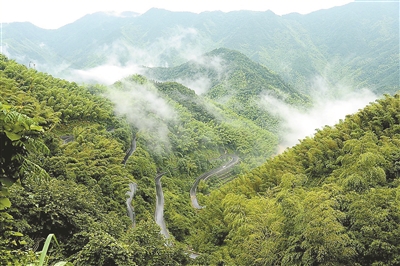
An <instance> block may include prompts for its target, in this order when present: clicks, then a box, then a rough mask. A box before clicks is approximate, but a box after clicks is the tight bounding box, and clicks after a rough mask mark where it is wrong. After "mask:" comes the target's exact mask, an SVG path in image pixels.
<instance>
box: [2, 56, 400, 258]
mask: <svg viewBox="0 0 400 266" xmlns="http://www.w3.org/2000/svg"><path fill="white" fill-rule="evenodd" d="M216 52H221V51H214V53H216ZM224 52H227V53H228V54H229V53H230V52H231V51H229V50H224ZM278 80H279V79H278ZM271 82H272V83H271V86H276V88H280V89H282V90H283V91H285V86H283V87H279V86H278V85H277V84H275V83H274V82H273V80H271ZM0 86H1V90H0V103H1V104H0V111H1V112H0V143H1V146H0V148H1V153H0V169H1V172H0V185H1V186H0V219H1V225H0V231H1V234H0V246H1V248H0V260H1V262H2V263H3V262H4V263H3V264H6V265H7V264H9V265H27V264H28V263H38V262H39V260H40V258H39V255H40V253H38V251H39V250H42V249H45V246H46V245H44V240H45V238H46V237H47V236H48V235H49V236H51V234H52V233H54V234H55V235H56V237H57V239H58V243H59V246H58V247H57V246H56V245H55V244H54V245H55V246H54V247H53V248H51V252H50V253H47V260H49V263H52V262H56V261H69V262H71V263H74V264H75V265H160V264H162V265H315V264H321V265H348V264H352V265H375V264H376V265H380V264H383V265H397V264H398V263H399V260H400V257H399V254H400V250H399V249H400V246H399V242H398V239H399V237H400V235H399V232H400V230H399V225H400V217H399V214H400V210H399V206H400V204H399V182H398V178H399V175H400V170H399V163H400V148H399V147H400V137H399V119H400V117H399V112H398V110H399V108H400V96H399V95H398V94H396V95H395V96H386V97H385V98H383V99H381V100H377V101H376V102H375V103H372V104H370V105H369V106H367V107H366V108H365V109H364V110H360V111H359V112H358V113H356V114H354V115H349V116H347V117H346V118H345V119H343V120H341V121H340V122H339V123H338V124H337V125H336V126H332V127H329V126H326V127H325V128H323V129H320V130H318V132H317V133H316V135H315V137H314V138H310V137H307V138H305V139H304V140H302V141H301V143H300V144H298V145H296V146H294V147H293V148H290V149H287V150H286V151H285V152H284V153H283V154H281V155H277V156H275V157H273V158H270V157H271V155H272V154H273V153H274V152H275V147H276V144H277V140H278V137H277V135H276V134H273V133H271V132H269V131H267V130H266V129H263V128H262V127H260V126H258V125H256V124H255V123H254V122H253V121H252V120H250V119H248V118H246V117H245V116H240V115H239V114H238V113H236V112H233V111H232V110H230V109H229V108H227V107H226V106H223V105H221V104H218V103H217V104H214V102H213V101H212V100H210V99H209V98H207V97H202V96H199V95H197V94H196V93H195V92H194V91H193V90H191V89H189V88H187V87H185V86H183V85H181V84H179V83H176V82H169V81H168V82H152V81H149V80H147V79H146V78H145V77H143V76H139V75H132V76H130V77H127V78H126V79H124V80H121V81H118V82H116V83H115V84H113V85H112V86H109V87H106V86H103V85H89V86H86V87H82V86H78V85H77V84H76V83H70V82H67V81H65V80H61V79H57V78H53V77H52V76H50V75H48V74H45V73H41V72H38V71H36V70H34V69H32V68H27V67H26V66H23V65H20V64H18V63H16V62H15V61H12V60H9V59H7V58H6V57H4V56H2V57H1V61H0ZM229 157H232V158H238V157H239V158H240V164H236V165H232V166H233V167H232V168H230V169H227V170H226V171H224V167H225V166H227V165H229V163H227V161H229ZM267 158H270V159H268V160H267ZM266 160H267V161H266ZM265 161H266V162H265ZM231 162H234V160H233V159H232V161H231ZM264 162H265V163H264ZM260 164H261V165H260ZM221 165H223V166H221ZM258 165H260V166H259V167H257V168H255V167H256V166H258ZM218 166H220V167H219V168H217V167H218ZM229 167H231V166H229ZM211 169H214V170H211ZM210 170H211V171H210ZM213 171H214V172H220V171H222V172H221V175H219V176H217V177H211V180H207V181H200V182H199V186H198V188H197V190H198V191H197V192H198V193H197V200H198V201H199V202H200V203H201V206H203V208H197V209H194V208H193V207H192V206H191V205H190V199H189V190H190V188H191V185H192V184H193V183H194V180H195V179H196V178H197V177H201V176H205V175H204V174H203V173H207V175H206V176H207V177H208V176H209V174H208V173H212V172H213ZM162 175H163V176H164V177H163V178H162V181H161V182H162V190H163V191H164V193H163V198H162V202H164V201H165V206H164V204H163V205H162V208H165V210H164V212H162V213H161V214H164V216H165V224H166V228H167V230H168V232H169V233H168V234H164V233H160V227H159V222H158V221H159V218H160V216H159V213H157V214H156V215H154V213H155V211H156V210H157V208H158V207H159V205H158V203H159V200H160V198H159V195H162V194H159V193H157V196H156V191H155V185H156V184H155V181H153V180H154V178H155V177H157V178H156V180H158V182H159V181H160V179H159V178H160V176H162ZM235 175H238V176H239V177H238V178H235V179H234V180H232V181H231V182H228V183H226V184H224V185H222V186H221V184H222V183H224V182H225V181H224V180H226V178H227V180H230V177H233V176H235ZM197 179H198V178H197ZM216 183H220V184H216ZM158 184H159V186H161V183H158ZM136 188H137V190H136ZM127 196H130V199H131V200H132V201H129V198H128V197H127ZM127 198H128V199H127ZM156 203H157V205H156ZM127 204H128V205H127ZM156 206H157V207H156ZM204 206H205V207H204ZM127 207H128V211H127ZM129 210H130V211H129ZM127 212H128V214H130V215H127ZM132 214H134V215H132ZM161 217H163V216H161ZM192 249H194V250H195V251H196V252H199V253H200V254H196V256H197V257H196V258H195V259H190V258H189V255H190V254H192V252H193V251H192ZM43 254H45V253H43Z"/></svg>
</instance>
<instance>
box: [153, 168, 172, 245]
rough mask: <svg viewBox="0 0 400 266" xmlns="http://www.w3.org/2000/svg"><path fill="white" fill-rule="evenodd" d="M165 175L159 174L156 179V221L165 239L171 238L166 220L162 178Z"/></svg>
mask: <svg viewBox="0 0 400 266" xmlns="http://www.w3.org/2000/svg"><path fill="white" fill-rule="evenodd" d="M164 174H165V173H161V174H157V176H156V177H155V178H154V180H155V181H156V211H155V213H154V219H155V220H156V223H157V224H158V225H159V226H160V227H161V233H162V234H163V235H164V237H165V238H169V233H168V230H167V226H166V225H165V220H164V193H163V191H162V187H161V177H162V176H163V175H164Z"/></svg>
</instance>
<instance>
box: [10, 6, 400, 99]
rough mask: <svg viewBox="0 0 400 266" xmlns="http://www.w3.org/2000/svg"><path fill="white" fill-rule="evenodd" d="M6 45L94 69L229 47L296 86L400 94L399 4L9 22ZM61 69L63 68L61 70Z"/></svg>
mask: <svg viewBox="0 0 400 266" xmlns="http://www.w3.org/2000/svg"><path fill="white" fill-rule="evenodd" d="M3 27H4V28H3V39H4V43H5V44H6V47H5V48H6V51H7V53H8V55H9V56H10V57H11V58H15V59H18V60H19V62H21V63H24V64H27V63H28V62H29V61H35V62H37V64H38V66H41V67H43V68H44V67H45V66H46V67H47V65H48V66H49V68H48V69H49V70H52V71H54V72H52V73H55V71H56V70H60V69H62V68H65V67H69V68H78V69H80V68H91V67H95V66H98V65H100V64H104V63H105V62H107V61H109V60H111V59H112V60H113V61H114V62H119V63H120V64H122V65H123V64H126V63H128V62H135V63H136V64H139V65H146V66H167V65H168V66H178V65H180V64H182V63H184V62H186V61H187V59H188V57H189V58H190V57H192V56H193V54H201V53H205V52H208V51H211V50H213V49H216V48H220V47H226V48H229V49H234V50H237V51H240V52H242V53H243V54H245V55H246V56H248V57H249V58H251V59H252V60H254V61H256V62H258V63H260V64H263V65H265V66H266V67H268V68H269V69H272V70H273V71H274V72H276V73H278V74H279V75H281V76H282V77H283V78H284V80H285V81H286V82H288V83H289V84H292V86H293V87H294V88H296V89H302V90H304V91H308V90H310V88H312V86H313V84H314V81H315V79H316V78H318V77H322V79H323V80H324V82H325V83H326V84H327V86H334V85H337V84H339V85H348V86H350V87H353V88H362V87H369V88H371V89H372V90H374V91H376V92H378V93H384V92H387V93H394V92H395V91H396V89H395V88H396V85H397V84H398V82H399V65H398V59H399V4H398V3H395V2H353V3H350V4H347V5H344V6H341V7H335V8H331V9H328V10H321V11H316V12H313V13H311V14H308V15H299V14H289V15H284V16H278V15H275V14H274V13H272V12H271V11H266V12H250V11H237V12H229V13H222V12H204V13H201V14H193V13H187V12H170V11H166V10H160V9H151V10H149V11H148V12H147V13H145V14H142V15H140V16H136V15H135V14H133V15H132V16H126V17H116V16H110V15H108V14H103V13H96V14H92V15H87V16H85V17H83V18H81V19H80V20H78V21H76V22H74V23H72V24H69V25H66V26H64V27H61V28H59V29H57V30H42V29H38V28H35V27H33V26H32V25H31V24H27V23H26V24H24V23H22V24H21V23H11V24H5V25H4V26H3ZM60 73H61V72H60Z"/></svg>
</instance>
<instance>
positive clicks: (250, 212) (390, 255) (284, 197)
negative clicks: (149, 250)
mask: <svg viewBox="0 0 400 266" xmlns="http://www.w3.org/2000/svg"><path fill="white" fill-rule="evenodd" d="M399 108H400V95H399V94H396V95H395V96H393V97H392V96H386V97H385V98H384V99H381V100H377V101H376V102H375V103H372V104H370V105H369V106H367V107H366V108H365V109H363V110H360V111H359V112H358V113H356V114H354V115H351V116H347V117H346V118H345V119H344V120H342V121H340V122H339V123H338V124H337V125H336V126H334V127H328V126H326V127H325V128H323V129H321V130H319V131H318V132H317V133H316V135H315V137H314V138H306V139H304V140H302V141H301V143H300V144H298V145H296V146H294V147H293V148H291V149H289V150H286V151H285V152H284V153H283V154H281V155H279V156H276V157H274V158H272V159H269V160H268V161H267V162H266V163H265V164H264V165H262V166H260V167H258V168H257V169H255V170H254V171H252V172H250V173H249V174H245V175H243V176H241V177H240V178H238V179H236V180H234V181H232V182H231V183H228V184H227V185H225V186H224V187H222V188H221V189H219V190H217V191H213V192H212V193H211V195H210V197H208V198H207V200H206V205H207V206H208V207H207V208H206V209H204V210H202V212H201V213H199V222H198V224H197V225H196V228H197V230H198V231H197V233H196V234H193V235H192V244H193V247H194V248H195V249H196V250H198V251H199V252H201V253H202V254H204V256H201V257H199V258H198V262H199V264H202V265H397V264H399V261H400V257H399V254H400V245H399V242H398V239H399V237H400V235H399V234H400V230H399V229H400V227H399V225H400V223H399V221H400V209H399V207H400V198H399V195H400V194H399V192H400V190H399V184H400V183H399V176H400V168H399V165H400V148H399V147H400V135H399V133H400V131H399V129H400V127H399V122H400V120H399V119H400V117H399V112H398V110H399Z"/></svg>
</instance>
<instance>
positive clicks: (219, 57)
mask: <svg viewBox="0 0 400 266" xmlns="http://www.w3.org/2000/svg"><path fill="white" fill-rule="evenodd" d="M205 62H207V63H205ZM146 75H149V76H150V77H152V78H154V79H156V80H163V81H165V80H172V81H181V82H182V83H185V82H186V83H188V85H187V86H191V87H195V86H196V85H193V83H194V84H195V83H196V80H200V82H202V83H206V84H207V81H208V82H209V85H208V86H209V87H208V88H206V89H204V91H203V93H199V94H203V95H204V96H205V97H207V98H208V99H211V100H213V101H215V102H218V103H219V104H220V105H222V106H224V107H225V108H226V109H228V110H230V111H232V112H235V113H236V114H238V115H240V116H243V117H246V118H247V119H250V120H252V121H254V122H255V123H256V124H257V125H258V126H260V127H261V128H264V129H267V130H269V131H272V132H274V133H276V134H277V133H278V132H279V131H280V130H281V128H280V123H279V122H280V121H279V118H278V117H276V116H274V115H273V114H271V113H269V112H268V111H266V110H265V108H264V107H262V104H261V100H260V99H261V98H262V97H263V96H264V95H267V94H268V95H271V96H273V97H275V98H277V99H279V100H281V101H283V102H285V103H287V104H290V105H294V106H297V107H298V108H300V109H301V108H305V107H307V106H309V105H310V104H311V103H310V99H309V98H308V97H307V96H305V95H304V94H302V93H299V92H298V91H296V90H295V89H293V88H292V87H291V86H290V85H288V84H287V83H285V82H284V81H283V80H282V78H281V77H280V76H279V75H277V74H275V73H273V72H272V71H271V70H269V69H268V68H266V67H264V66H262V65H260V64H258V63H255V62H253V61H251V60H250V59H249V58H248V57H246V56H245V55H243V54H242V53H239V52H237V51H234V50H229V49H226V48H220V49H216V50H213V51H211V52H209V53H207V54H205V55H203V56H202V57H201V58H198V59H196V60H192V61H189V62H187V63H185V64H182V65H179V66H177V67H169V68H152V69H148V71H147V72H146Z"/></svg>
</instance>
